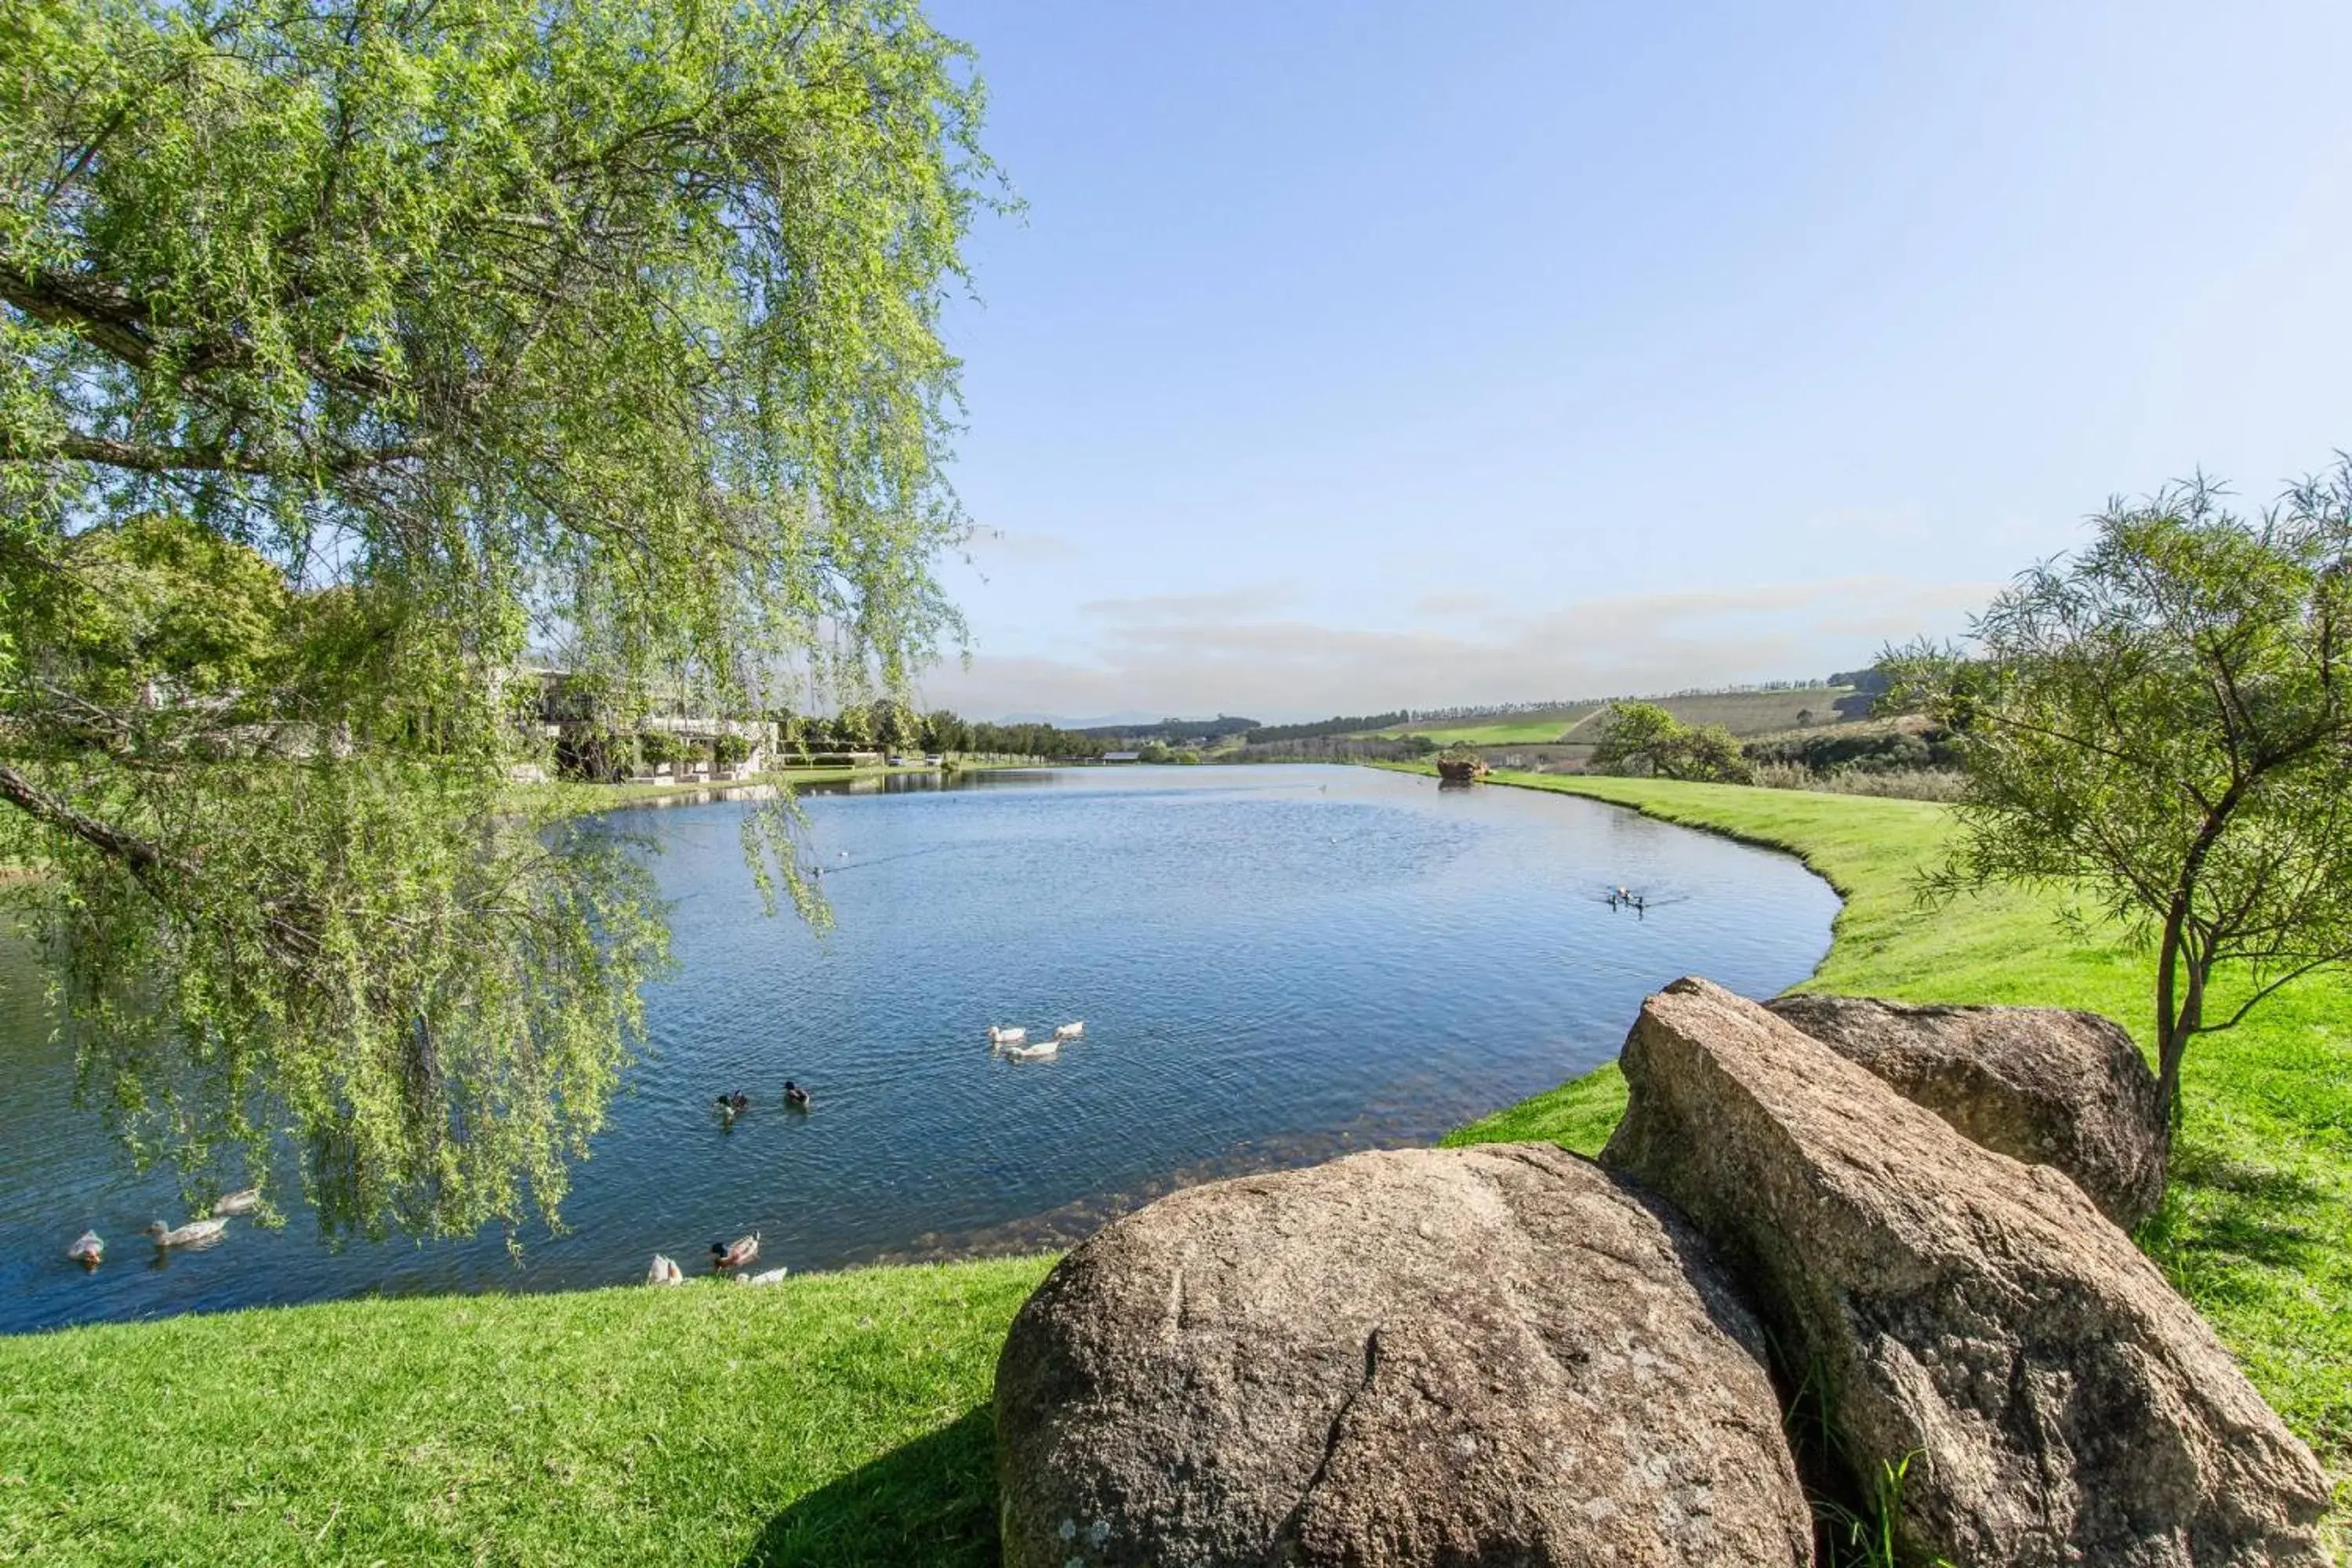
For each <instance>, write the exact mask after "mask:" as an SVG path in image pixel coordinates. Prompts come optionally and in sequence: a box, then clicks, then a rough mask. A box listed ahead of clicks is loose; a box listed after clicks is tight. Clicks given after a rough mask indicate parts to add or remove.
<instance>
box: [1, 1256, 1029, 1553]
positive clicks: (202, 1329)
mask: <svg viewBox="0 0 2352 1568" xmlns="http://www.w3.org/2000/svg"><path fill="white" fill-rule="evenodd" d="M1045 1267H1046V1260H1045V1259H1042V1258H1023V1259H1016V1260H1013V1261H1009V1262H1006V1261H997V1262H986V1263H971V1264H960V1265H954V1266H950V1267H930V1268H887V1269H868V1270H864V1271H860V1272H856V1273H849V1274H834V1275H813V1276H810V1277H809V1278H807V1279H794V1280H792V1281H789V1282H787V1283H786V1284H785V1285H783V1286H781V1287H774V1288H767V1289H740V1288H737V1287H734V1286H731V1285H727V1284H721V1283H710V1284H696V1285H693V1286H689V1287H688V1288H686V1289H673V1290H654V1289H646V1288H644V1287H642V1286H640V1287H637V1288H635V1289H614V1290H593V1291H585V1292H580V1293H576V1294H568V1295H547V1296H524V1297H512V1298H500V1297H438V1298H432V1299H426V1300H405V1301H397V1300H395V1301H346V1302H340V1303H336V1304H332V1305H326V1306H315V1307H299V1308H293V1309H289V1310H268V1311H254V1312H231V1313H223V1314H219V1315H215V1316H209V1317H187V1318H176V1319H172V1320H169V1321H163V1322H157V1323H142V1324H131V1325H116V1326H110V1327H103V1328H90V1329H76V1330H68V1331H63V1332H59V1333H53V1334H40V1335H32V1336H25V1337H19V1338H14V1339H5V1338H0V1562H18V1561H22V1562H40V1563H82V1562H110V1563H133V1562H135V1563H236V1564H240V1565H242V1564H248V1563H357V1564H365V1563H379V1562H391V1563H416V1562H438V1563H615V1562H629V1561H638V1562H656V1563H875V1564H883V1563H950V1564H952V1563H993V1562H994V1561H995V1560H996V1552H995V1531H996V1524H995V1487H994V1484H993V1480H992V1476H991V1465H992V1443H991V1438H990V1429H989V1421H988V1413H987V1401H988V1398H989V1394H990V1389H991V1386H992V1378H993V1375H994V1372H995V1363H996V1352H997V1348H998V1346H999V1345H1000V1344H1001V1343H1002V1342H1003V1337H1004V1330H1005V1327H1006V1325H1007V1324H1008V1323H1009V1322H1010V1321H1011V1320H1012V1317H1013V1310H1014V1309H1015V1308H1017V1307H1018V1306H1019V1305H1020V1303H1021V1301H1022V1300H1023V1299H1024V1297H1026V1296H1027V1294H1028V1293H1029V1291H1030V1290H1031V1289H1034V1287H1035V1285H1036V1283H1037V1281H1038V1280H1039V1279H1041V1278H1042V1277H1043V1276H1044V1273H1045Z"/></svg>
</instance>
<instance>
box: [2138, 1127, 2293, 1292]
mask: <svg viewBox="0 0 2352 1568" xmlns="http://www.w3.org/2000/svg"><path fill="white" fill-rule="evenodd" d="M2172 1179H2173V1191H2172V1194H2171V1195H2170V1198H2169V1199H2168V1202H2167V1203H2166V1204H2165V1206H2164V1207H2163V1209H2162V1210H2160V1211H2159V1212H2158V1215H2157V1216H2156V1217H2155V1218H2154V1219H2153V1220H2151V1221H2149V1222H2148V1225H2147V1227H2146V1228H2145V1230H2143V1232H2142V1233H2141V1240H2142V1242H2143V1243H2144V1244H2145V1245H2147V1247H2149V1248H2150V1249H2151V1250H2157V1251H2169V1252H2172V1253H2174V1254H2176V1255H2185V1254H2201V1255H2204V1256H2207V1257H2215V1258H2229V1259H2234V1260H2237V1261H2241V1262H2246V1263H2255V1264H2260V1265H2262V1266H2263V1267H2264V1268H2305V1267H2307V1266H2308V1265H2309V1264H2310V1263H2311V1262H2312V1260H2313V1259H2314V1258H2315V1256H2316V1255H2317V1252H2318V1250H2319V1247H2320V1243H2319V1240H2318V1230H2317V1222H2318V1220H2319V1218H2320V1211H2321V1210H2322V1209H2323V1208H2324V1207H2325V1206H2326V1193H2324V1192H2323V1191H2322V1190H2321V1189H2320V1187H2319V1186H2318V1185H2317V1184H2315V1183H2314V1182H2311V1181H2309V1180H2307V1179H2306V1178H2305V1177H2303V1176H2300V1175H2298V1174H2296V1173H2294V1172H2292V1171H2283V1170H2280V1169H2278V1168H2277V1167H2275V1166H2270V1165H2260V1164H2254V1163H2250V1162H2247V1161H2243V1160H2237V1159H2232V1158H2231V1157H2230V1156H2228V1155H2226V1154H2221V1153H2218V1152H2214V1151H2211V1150H2204V1149H2193V1148H2192V1149H2186V1150H2181V1151H2179V1152H2176V1153H2175V1154H2174V1156H2173V1162H2172Z"/></svg>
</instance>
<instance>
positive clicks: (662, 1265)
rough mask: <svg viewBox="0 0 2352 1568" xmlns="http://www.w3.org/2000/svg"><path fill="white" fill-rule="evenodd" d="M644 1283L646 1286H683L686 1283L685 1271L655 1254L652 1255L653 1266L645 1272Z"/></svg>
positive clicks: (673, 1262)
mask: <svg viewBox="0 0 2352 1568" xmlns="http://www.w3.org/2000/svg"><path fill="white" fill-rule="evenodd" d="M685 1283H686V1270H685V1269H683V1268H679V1267H678V1266H677V1262H676V1261H675V1260H673V1259H671V1258H664V1257H663V1256H662V1255H661V1254H660V1253H658V1252H656V1253H655V1254H654V1266H653V1267H652V1268H648V1269H646V1284H648V1285H683V1284H685Z"/></svg>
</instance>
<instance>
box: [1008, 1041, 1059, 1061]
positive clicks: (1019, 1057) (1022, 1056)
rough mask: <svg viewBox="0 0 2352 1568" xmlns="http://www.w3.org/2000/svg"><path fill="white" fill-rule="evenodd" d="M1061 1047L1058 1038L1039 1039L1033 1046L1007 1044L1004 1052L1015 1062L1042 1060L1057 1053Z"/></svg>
mask: <svg viewBox="0 0 2352 1568" xmlns="http://www.w3.org/2000/svg"><path fill="white" fill-rule="evenodd" d="M1061 1048H1062V1042H1061V1041H1059V1040H1040V1041H1038V1042H1037V1043H1036V1044H1035V1045H1034V1046H1007V1047H1004V1054H1005V1055H1006V1056H1008V1057H1010V1058H1013V1060H1014V1061H1016V1062H1042V1061H1044V1060H1045V1058H1048V1057H1051V1056H1055V1055H1057V1054H1058V1053H1059V1052H1060V1051H1061Z"/></svg>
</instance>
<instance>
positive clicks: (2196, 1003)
mask: <svg viewBox="0 0 2352 1568" xmlns="http://www.w3.org/2000/svg"><path fill="white" fill-rule="evenodd" d="M2161 967H2162V969H2163V970H2165V971H2166V979H2165V982H2164V984H2165V986H2166V992H2167V994H2166V997H2165V1001H2166V1004H2167V1010H2169V1003H2170V1001H2171V997H2170V994H2169V992H2170V984H2169V983H2170V978H2171V976H2170V971H2171V970H2172V967H2173V953H2172V952H2170V951H2168V952H2166V954H2165V958H2164V963H2163V964H2162V965H2161ZM2210 967H2211V965H2210V961H2209V960H2206V959H2202V958H2200V957H2198V956H2197V955H2196V954H2194V953H2191V954H2189V959H2188V970H2189V975H2188V989H2187V994H2185V995H2184V996H2182V998H2181V1001H2180V1010H2179V1012H2178V1013H2176V1014H2174V1015H2173V1016H2172V1019H2171V1022H2170V1024H2169V1026H2167V1027H2166V1028H2165V1030H2164V1032H2163V1033H2162V1034H2161V1035H2159V1036H2158V1039H2157V1053H2156V1088H2157V1101H2158V1104H2159V1105H2161V1106H2162V1107H2163V1108H2164V1120H2165V1126H2166V1129H2167V1131H2168V1135H2169V1130H2170V1129H2173V1128H2177V1127H2179V1125H2180V1064H2181V1061H2182V1059H2183V1058H2186V1057H2187V1056H2188V1054H2189V1040H2190V1039H2191V1038H2192V1037H2195V1035H2196V1033H2197V1031H2198V1030H2199V1029H2200V1028H2202V1027H2203V1026H2204V1024H2205V977H2206V972H2207V971H2208V969H2210Z"/></svg>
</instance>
